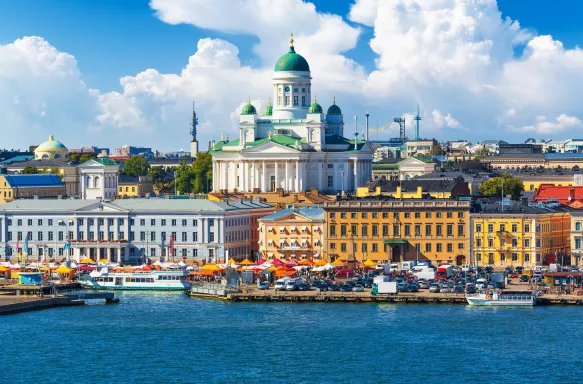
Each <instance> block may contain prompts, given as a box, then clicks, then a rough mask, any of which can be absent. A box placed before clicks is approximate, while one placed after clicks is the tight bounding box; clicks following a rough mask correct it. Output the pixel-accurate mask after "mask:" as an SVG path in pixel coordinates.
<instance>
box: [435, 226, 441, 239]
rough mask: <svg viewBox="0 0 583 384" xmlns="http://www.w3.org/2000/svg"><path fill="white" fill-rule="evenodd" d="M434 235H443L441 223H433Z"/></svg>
mask: <svg viewBox="0 0 583 384" xmlns="http://www.w3.org/2000/svg"><path fill="white" fill-rule="evenodd" d="M435 235H436V236H443V225H442V224H435Z"/></svg>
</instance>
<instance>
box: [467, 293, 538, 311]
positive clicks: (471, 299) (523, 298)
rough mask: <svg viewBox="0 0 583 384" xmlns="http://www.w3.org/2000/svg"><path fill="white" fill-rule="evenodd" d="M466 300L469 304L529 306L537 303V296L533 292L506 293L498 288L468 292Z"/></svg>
mask: <svg viewBox="0 0 583 384" xmlns="http://www.w3.org/2000/svg"><path fill="white" fill-rule="evenodd" d="M466 300H467V301H468V304H469V305H486V306H529V307H532V306H534V305H536V297H535V296H534V295H532V294H515V293H508V294H506V293H502V292H500V291H497V290H494V291H486V292H480V293H475V294H468V295H466Z"/></svg>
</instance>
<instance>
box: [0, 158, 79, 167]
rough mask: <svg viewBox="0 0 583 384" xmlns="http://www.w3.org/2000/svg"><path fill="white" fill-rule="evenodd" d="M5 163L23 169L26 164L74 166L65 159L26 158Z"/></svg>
mask: <svg viewBox="0 0 583 384" xmlns="http://www.w3.org/2000/svg"><path fill="white" fill-rule="evenodd" d="M5 165H6V167H7V168H19V169H23V168H24V167H26V166H27V165H30V166H31V167H36V168H63V167H75V165H72V164H70V163H67V162H66V161H58V160H35V159H31V160H28V161H21V162H15V163H10V162H8V163H6V164H5Z"/></svg>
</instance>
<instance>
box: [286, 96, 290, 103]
mask: <svg viewBox="0 0 583 384" xmlns="http://www.w3.org/2000/svg"><path fill="white" fill-rule="evenodd" d="M285 105H290V97H289V96H288V95H285Z"/></svg>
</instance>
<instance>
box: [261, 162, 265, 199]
mask: <svg viewBox="0 0 583 384" xmlns="http://www.w3.org/2000/svg"><path fill="white" fill-rule="evenodd" d="M262 167H263V170H262V173H261V192H265V177H266V172H265V160H263V164H262Z"/></svg>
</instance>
